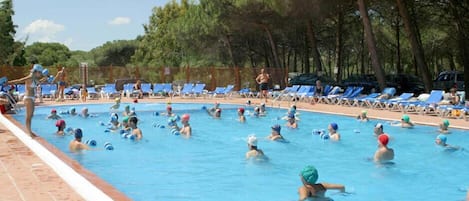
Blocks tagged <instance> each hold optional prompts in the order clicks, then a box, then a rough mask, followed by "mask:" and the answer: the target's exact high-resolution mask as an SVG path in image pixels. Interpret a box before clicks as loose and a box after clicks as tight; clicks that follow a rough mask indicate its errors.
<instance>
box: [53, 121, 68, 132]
mask: <svg viewBox="0 0 469 201" xmlns="http://www.w3.org/2000/svg"><path fill="white" fill-rule="evenodd" d="M55 126H56V127H57V132H55V134H57V135H65V132H64V130H65V127H66V124H65V121H64V120H63V119H60V120H57V121H56V122H55Z"/></svg>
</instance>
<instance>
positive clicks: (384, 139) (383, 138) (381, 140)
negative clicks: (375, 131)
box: [378, 133, 389, 146]
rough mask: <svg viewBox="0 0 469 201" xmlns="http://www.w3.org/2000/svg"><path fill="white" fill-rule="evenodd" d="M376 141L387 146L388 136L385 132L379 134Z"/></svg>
mask: <svg viewBox="0 0 469 201" xmlns="http://www.w3.org/2000/svg"><path fill="white" fill-rule="evenodd" d="M378 142H379V143H380V144H381V145H383V146H387V145H388V142H389V136H388V135H387V134H386V133H383V134H381V135H379V136H378Z"/></svg>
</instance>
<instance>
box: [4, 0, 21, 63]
mask: <svg viewBox="0 0 469 201" xmlns="http://www.w3.org/2000/svg"><path fill="white" fill-rule="evenodd" d="M14 14H15V12H14V11H13V1H12V0H3V1H1V2H0V64H9V65H12V64H13V63H14V61H15V59H16V55H17V53H21V51H16V50H17V49H16V47H17V45H16V44H15V40H14V37H15V33H16V31H15V28H16V26H15V25H13V20H12V16H13V15H14Z"/></svg>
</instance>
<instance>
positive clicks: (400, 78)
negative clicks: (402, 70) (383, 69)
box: [386, 74, 425, 95]
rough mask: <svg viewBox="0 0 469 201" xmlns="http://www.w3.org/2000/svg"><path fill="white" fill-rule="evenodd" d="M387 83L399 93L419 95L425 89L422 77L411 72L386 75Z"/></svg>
mask: <svg viewBox="0 0 469 201" xmlns="http://www.w3.org/2000/svg"><path fill="white" fill-rule="evenodd" d="M386 85H387V86H388V87H394V88H396V93H397V94H401V93H404V92H407V93H414V95H419V94H421V93H423V92H424V91H425V85H424V84H423V82H422V79H421V78H420V77H417V76H415V75H411V74H392V75H386Z"/></svg>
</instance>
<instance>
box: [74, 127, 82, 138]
mask: <svg viewBox="0 0 469 201" xmlns="http://www.w3.org/2000/svg"><path fill="white" fill-rule="evenodd" d="M82 137H83V131H81V129H79V128H77V129H75V138H82Z"/></svg>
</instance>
